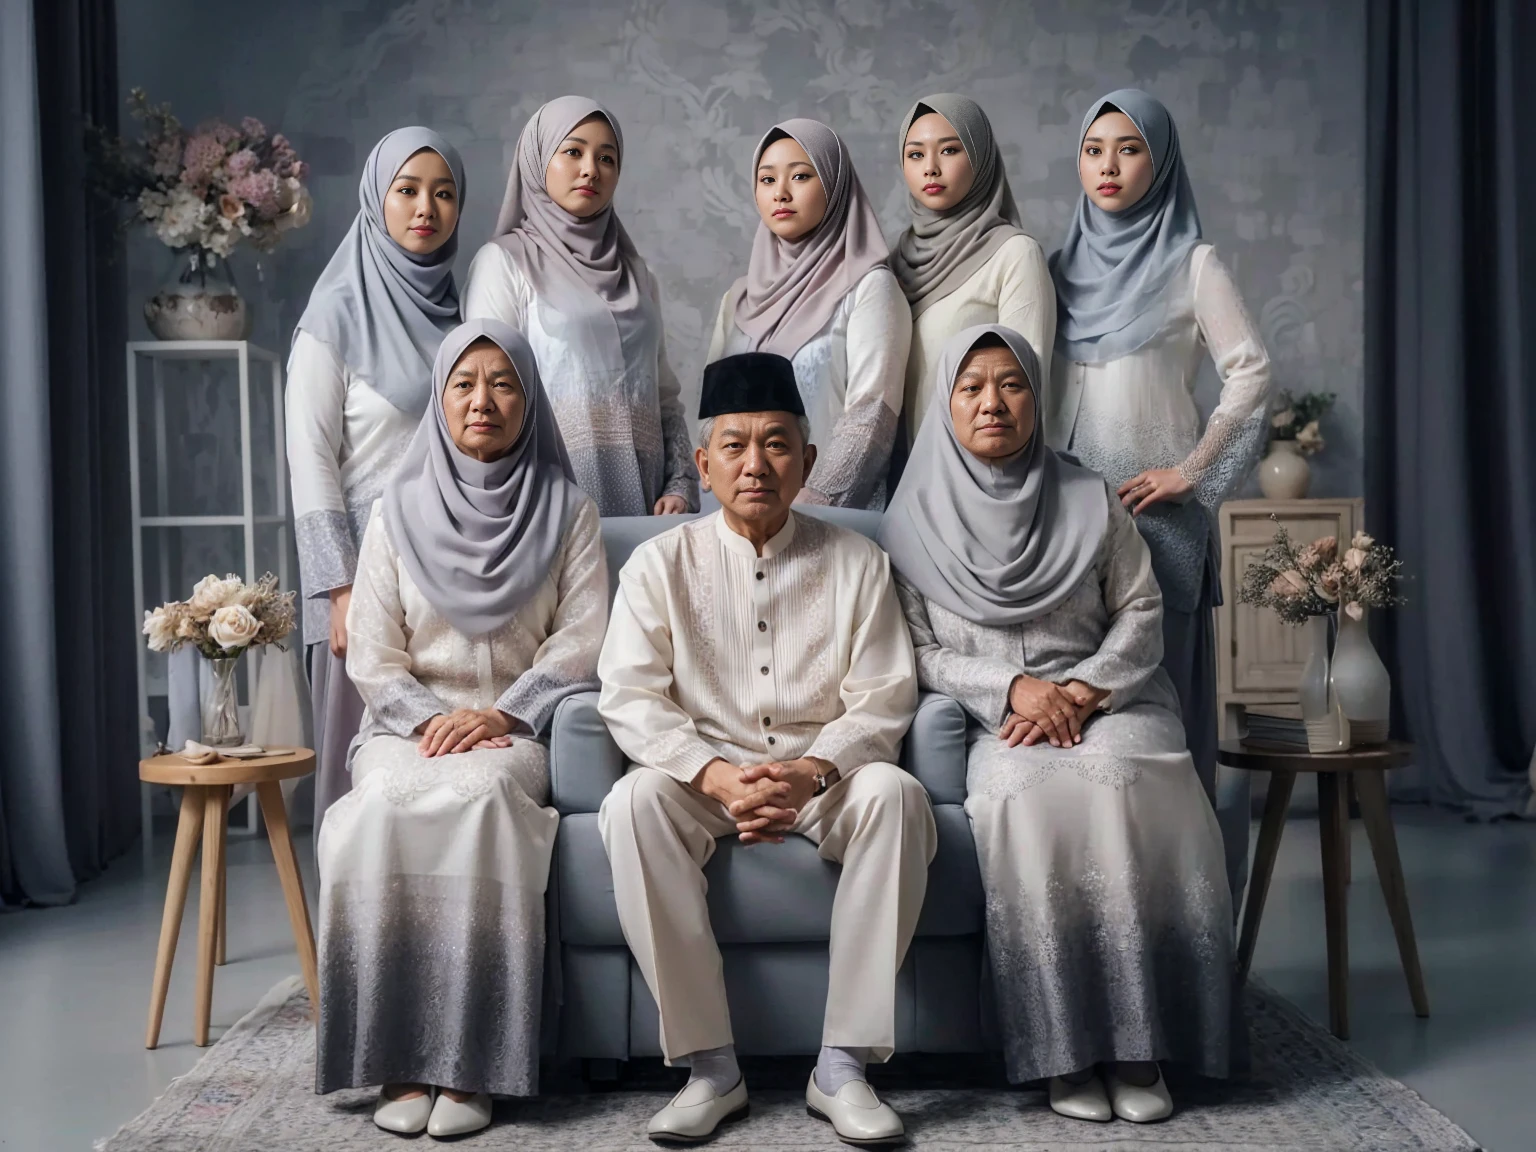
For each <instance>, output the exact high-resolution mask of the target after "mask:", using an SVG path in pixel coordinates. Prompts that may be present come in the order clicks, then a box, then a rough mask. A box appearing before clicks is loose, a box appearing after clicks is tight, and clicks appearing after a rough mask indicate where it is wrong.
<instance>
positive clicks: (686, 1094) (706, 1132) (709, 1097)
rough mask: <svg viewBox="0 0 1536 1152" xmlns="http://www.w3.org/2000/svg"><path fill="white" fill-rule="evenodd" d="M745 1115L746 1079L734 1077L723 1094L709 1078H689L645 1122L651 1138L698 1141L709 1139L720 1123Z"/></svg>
mask: <svg viewBox="0 0 1536 1152" xmlns="http://www.w3.org/2000/svg"><path fill="white" fill-rule="evenodd" d="M746 1115H747V1081H746V1079H745V1078H743V1079H741V1080H738V1081H736V1087H734V1088H732V1089H731V1090H730V1091H729V1092H727V1093H726V1094H725V1095H724V1096H716V1095H715V1090H714V1088H713V1086H711V1084H710V1082H709V1081H708V1080H690V1081H689V1082H688V1083H687V1084H685V1085H684V1086H683V1090H682V1091H681V1092H679V1093H678V1094H677V1095H676V1096H674V1097H672V1100H671V1102H670V1103H669V1104H668V1105H667V1106H666V1107H665V1108H663V1109H662V1110H661V1111H660V1112H658V1113H656V1115H654V1116H652V1117H651V1122H650V1124H648V1125H647V1126H646V1129H645V1134H646V1135H647V1136H649V1137H650V1138H651V1139H652V1140H659V1141H664V1142H668V1143H675V1144H697V1143H699V1142H700V1141H701V1140H708V1139H709V1138H710V1137H711V1136H713V1135H714V1134H715V1131H716V1129H718V1128H719V1127H720V1125H722V1124H730V1123H733V1122H735V1121H737V1120H741V1119H744V1118H745V1117H746Z"/></svg>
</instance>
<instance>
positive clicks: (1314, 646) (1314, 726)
mask: <svg viewBox="0 0 1536 1152" xmlns="http://www.w3.org/2000/svg"><path fill="white" fill-rule="evenodd" d="M1302 635H1303V638H1304V640H1305V641H1306V645H1307V663H1306V665H1305V667H1303V668H1302V671H1301V684H1300V685H1299V691H1300V696H1301V719H1302V723H1303V724H1305V725H1306V728H1307V751H1309V752H1342V751H1343V750H1344V749H1346V748H1348V747H1349V731H1350V730H1349V721H1348V720H1346V719H1345V718H1344V711H1343V709H1342V708H1341V707H1340V705H1339V699H1338V694H1337V693H1336V692H1335V691H1334V690H1333V675H1332V671H1333V670H1332V665H1331V661H1330V660H1329V658H1328V617H1327V616H1313V617H1311V618H1310V619H1308V621H1307V622H1306V624H1305V625H1303V629H1302Z"/></svg>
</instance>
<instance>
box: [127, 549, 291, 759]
mask: <svg viewBox="0 0 1536 1152" xmlns="http://www.w3.org/2000/svg"><path fill="white" fill-rule="evenodd" d="M293 601H294V594H293V593H292V592H282V591H279V590H278V587H277V577H276V576H274V575H272V574H271V573H270V572H269V573H267V574H266V575H265V576H263V577H262V578H261V579H260V580H258V581H256V583H254V584H246V583H245V582H244V581H242V580H241V579H240V577H238V576H235V575H229V576H225V577H223V578H220V577H218V576H213V575H208V576H204V577H203V578H202V579H201V580H199V581H198V582H197V584H196V585H195V586H194V587H193V589H192V595H191V597H189V598H188V599H186V600H172V601H170V602H169V603H166V604H162V605H160V607H158V608H156V609H155V610H154V611H152V612H146V613H144V635H145V636H146V637H147V638H148V643H149V647H150V649H151V650H152V651H155V652H174V651H176V650H177V649H178V648H182V647H185V646H186V645H188V644H190V645H192V646H193V647H195V648H196V649H197V650H198V651H199V652H200V653H202V655H203V657H204V659H206V660H207V661H208V662H209V665H210V667H211V668H212V671H213V692H212V699H211V700H210V701H209V702H208V703H207V704H206V705H205V706H204V708H203V743H204V744H207V745H210V746H212V747H223V746H227V745H231V744H239V743H240V742H241V737H240V714H239V710H238V708H237V706H236V700H235V666H236V663H237V662H238V661H239V659H240V657H241V656H242V655H244V653H245V650H246V649H247V648H260V647H264V646H265V645H268V644H276V645H278V646H279V647H281V646H282V641H284V640H286V639H287V638H288V636H289V634H291V633H292V632H293V629H294V622H295V612H294V604H293Z"/></svg>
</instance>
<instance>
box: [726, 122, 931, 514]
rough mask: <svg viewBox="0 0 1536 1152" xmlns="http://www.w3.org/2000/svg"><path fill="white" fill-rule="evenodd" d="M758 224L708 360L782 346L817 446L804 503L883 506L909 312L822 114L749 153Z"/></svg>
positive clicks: (865, 202) (779, 129)
mask: <svg viewBox="0 0 1536 1152" xmlns="http://www.w3.org/2000/svg"><path fill="white" fill-rule="evenodd" d="M752 173H753V182H754V186H755V188H756V194H755V202H756V205H757V211H758V215H759V216H760V217H761V219H762V223H761V224H760V225H759V226H758V228H757V234H756V236H755V238H754V239H753V241H752V256H751V259H750V260H749V261H748V264H747V274H746V275H745V276H743V277H742V278H741V279H739V280H737V281H736V283H735V284H733V285H731V289H730V291H728V292H727V293H726V294H725V299H724V300H722V301H721V302H720V313H719V316H718V317H717V318H716V320H715V332H714V336H713V337H712V338H711V340H710V343H709V355H708V357H706V361H707V362H713V361H715V360H718V359H720V358H721V357H723V356H734V355H736V354H738V353H741V352H756V351H763V352H777V353H778V354H779V355H780V356H783V357H785V358H787V359H788V360H789V361H790V363H791V364H793V365H794V369H795V383H796V384H797V385H798V386H799V389H800V395H801V397H802V398H803V399H804V401H805V411H806V415H807V417H808V418H809V419H810V422H811V442H812V443H813V444H815V445H816V449H817V458H816V466H815V468H814V469H813V470H812V472H811V476H810V480H809V481H808V482H807V484H806V486H805V487H804V488H802V489H801V490H800V495H799V496H798V497H797V500H799V501H800V502H801V503H812V504H836V505H841V506H843V507H849V508H883V507H884V506H885V473H886V466H887V464H888V463H889V461H890V454H891V444H892V442H893V441H894V440H895V438H896V429H897V422H898V417H899V415H900V413H901V392H902V380H903V378H904V374H905V372H906V367H907V350H908V346H909V344H910V341H911V338H912V316H911V313H910V311H909V310H908V308H907V302H906V300H905V298H904V297H903V296H902V294H901V288H900V286H899V285H898V284H897V283H896V277H895V276H894V275H892V273H891V269H890V266H889V263H888V257H889V249H888V248H887V247H886V244H885V239H884V237H882V236H881V234H880V222H879V221H878V220H877V219H876V218H875V211H874V208H873V207H871V205H870V203H869V198H868V197H867V196H866V195H865V194H864V187H863V185H861V184H860V183H859V177H858V173H856V172H855V171H854V170H853V158H852V157H851V156H849V154H848V147H847V145H845V144H844V143H843V142H842V140H840V139H839V138H838V136H837V133H836V132H833V131H832V129H830V128H828V127H827V126H826V125H825V124H822V123H820V122H818V121H816V120H785V121H784V122H783V123H781V124H777V125H775V126H774V127H773V129H772V130H771V131H769V133H768V134H767V135H766V136H764V137H763V139H762V142H761V143H760V144H759V145H758V146H757V151H756V153H755V154H754V155H753V158H752Z"/></svg>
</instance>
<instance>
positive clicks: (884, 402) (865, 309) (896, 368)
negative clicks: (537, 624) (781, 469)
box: [800, 269, 912, 508]
mask: <svg viewBox="0 0 1536 1152" xmlns="http://www.w3.org/2000/svg"><path fill="white" fill-rule="evenodd" d="M853 291H854V304H853V311H852V313H851V315H850V316H849V317H848V391H847V399H846V401H845V404H844V408H843V414H842V415H841V416H839V417H838V419H837V422H836V424H835V425H834V426H833V428H832V434H831V438H830V439H831V443H829V444H826V445H823V446H821V448H820V451H819V452H818V454H817V458H816V467H815V468H814V469H813V470H812V472H811V476H810V480H809V481H808V482H807V484H806V487H805V488H804V489H803V490H802V491H801V494H800V498H801V502H802V503H811V504H821V503H827V504H835V505H838V506H840V507H844V508H867V507H869V505H870V501H871V500H872V499H873V498H874V497H875V494H876V492H877V490H878V489H879V487H880V482H881V481H882V480H884V479H885V472H886V465H887V464H888V463H889V462H890V458H891V445H892V444H893V443H894V442H895V440H896V427H897V413H898V412H899V411H900V410H901V399H902V391H903V389H904V388H905V386H906V375H907V352H908V350H909V348H910V347H911V343H912V310H911V308H910V307H909V306H908V305H907V300H906V297H905V296H903V295H902V294H901V288H900V286H899V285H898V284H897V283H896V277H895V276H894V275H892V274H891V273H890V272H889V271H887V270H885V269H877V270H876V271H874V272H871V273H868V274H866V275H865V277H864V279H862V280H861V281H859V283H858V285H857V286H856V287H855V288H854V290H853Z"/></svg>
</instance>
